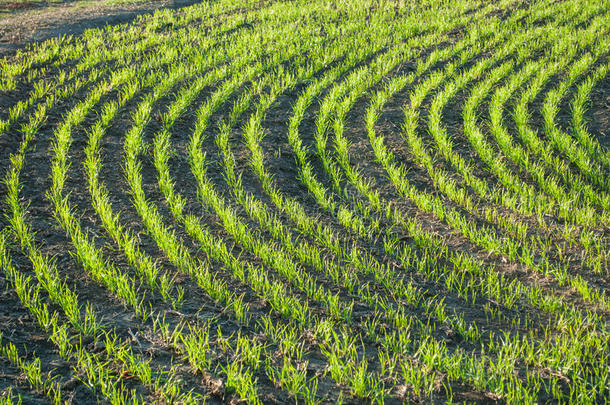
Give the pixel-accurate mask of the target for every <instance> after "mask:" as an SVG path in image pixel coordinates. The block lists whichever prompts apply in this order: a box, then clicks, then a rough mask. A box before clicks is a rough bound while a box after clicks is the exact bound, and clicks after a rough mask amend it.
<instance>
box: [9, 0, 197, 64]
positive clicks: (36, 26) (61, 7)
mask: <svg viewBox="0 0 610 405" xmlns="http://www.w3.org/2000/svg"><path fill="white" fill-rule="evenodd" d="M197 2H198V0H154V1H149V2H144V3H133V4H129V3H126V4H115V5H112V4H104V2H103V1H102V0H96V1H94V2H86V3H80V2H78V1H64V2H60V3H38V2H7V3H4V2H0V11H2V10H9V11H12V12H11V13H10V14H0V57H3V56H10V55H12V54H14V53H15V52H16V51H17V50H18V49H22V48H24V47H26V46H27V45H28V44H31V43H36V42H42V41H44V40H47V39H49V38H53V37H59V36H62V35H79V34H82V33H83V32H84V31H85V30H88V29H91V28H98V27H103V26H105V25H116V24H124V23H128V22H130V21H132V20H133V19H134V18H136V17H137V16H139V15H141V14H146V13H151V12H153V11H155V10H157V9H163V8H181V7H184V6H187V5H190V4H194V3H197Z"/></svg>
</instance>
